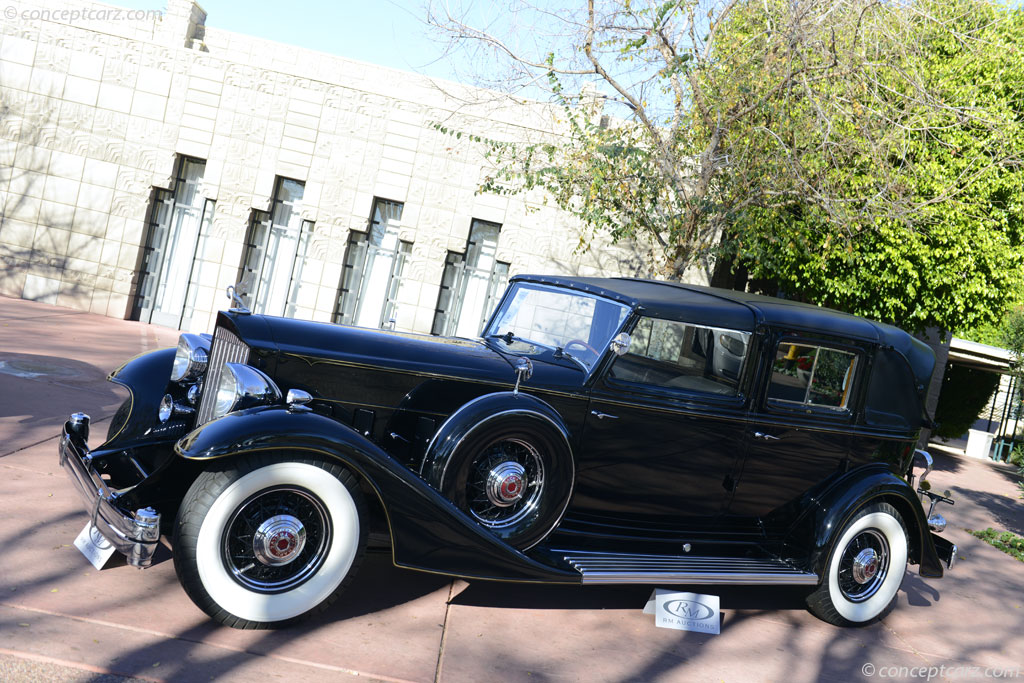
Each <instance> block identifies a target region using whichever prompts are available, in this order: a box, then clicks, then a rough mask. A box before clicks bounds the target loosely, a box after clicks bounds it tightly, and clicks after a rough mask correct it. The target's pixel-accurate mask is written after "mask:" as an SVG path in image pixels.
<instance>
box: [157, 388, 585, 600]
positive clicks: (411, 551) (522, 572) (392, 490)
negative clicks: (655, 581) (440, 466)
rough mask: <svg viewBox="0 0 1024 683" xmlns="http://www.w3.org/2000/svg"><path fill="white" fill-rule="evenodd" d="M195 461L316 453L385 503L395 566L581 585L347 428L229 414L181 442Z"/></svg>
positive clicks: (270, 410) (313, 418) (279, 413)
mask: <svg viewBox="0 0 1024 683" xmlns="http://www.w3.org/2000/svg"><path fill="white" fill-rule="evenodd" d="M175 449H176V450H177V452H178V454H179V455H180V456H181V457H183V458H186V459H188V460H191V461H197V462H201V461H210V460H217V459H224V458H229V457H233V456H236V455H240V454H243V453H252V452H257V451H279V452H289V451H291V452H305V453H314V454H317V455H319V456H320V457H323V458H325V459H329V460H335V461H338V462H340V463H342V464H343V465H344V466H345V467H347V468H349V469H350V470H352V471H353V472H354V473H355V474H356V475H357V476H359V477H361V478H362V479H363V481H364V482H365V483H366V484H367V485H368V486H369V488H370V489H372V491H373V492H374V494H376V496H377V497H378V499H379V500H380V503H381V507H382V508H383V510H384V513H385V515H386V517H387V523H388V527H389V530H390V533H391V541H392V543H391V547H392V558H393V561H394V563H395V565H396V566H399V567H407V568H410V569H418V570H422V571H429V572H437V573H442V574H449V575H456V576H463V577H466V578H487V579H508V580H515V581H532V582H542V583H578V582H579V575H578V574H574V573H572V572H569V571H562V570H558V569H554V568H552V567H548V566H546V565H543V564H541V563H539V562H536V561H535V560H533V559H531V558H529V557H527V556H526V555H524V554H522V553H520V552H519V551H517V550H516V549H514V548H512V547H510V546H508V545H506V544H505V543H504V542H502V541H501V540H500V539H498V538H497V537H495V536H493V535H492V534H491V533H489V532H488V531H487V530H485V529H483V528H482V527H481V526H479V525H478V524H477V523H476V522H474V521H473V520H472V519H471V518H470V517H468V516H467V515H466V514H464V513H463V512H462V511H460V510H459V509H458V508H456V507H455V506H454V505H452V504H451V503H450V502H449V501H448V500H447V499H445V498H444V497H443V496H442V495H441V494H440V493H438V492H437V491H435V490H434V489H433V488H431V487H430V486H429V485H428V484H427V483H426V482H425V481H423V480H422V479H421V478H419V477H418V476H417V475H416V474H415V473H413V472H412V471H410V470H409V469H408V468H406V467H404V466H403V465H402V464H401V463H400V462H399V461H398V460H396V459H395V458H392V457H391V456H390V455H389V454H388V453H386V452H385V451H384V450H382V449H381V448H380V447H378V446H377V445H376V444H374V443H373V442H371V441H370V440H368V439H367V438H366V437H364V436H363V435H361V434H359V433H358V432H356V431H355V430H353V429H352V428H350V427H348V426H347V425H343V424H341V423H339V422H336V421H335V420H332V419H330V418H328V417H324V416H322V415H318V414H316V413H313V412H303V411H294V412H293V411H292V410H290V409H288V408H286V407H284V406H264V407H260V408H253V409H251V410H247V411H242V412H237V413H230V414H228V415H225V416H224V417H221V418H219V419H217V420H213V421H212V422H209V423H207V424H205V425H203V426H202V427H200V428H199V429H197V430H195V431H194V432H192V433H191V434H189V435H188V436H186V437H185V438H183V439H181V441H179V442H178V444H177V445H176V446H175Z"/></svg>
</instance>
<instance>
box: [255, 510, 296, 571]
mask: <svg viewBox="0 0 1024 683" xmlns="http://www.w3.org/2000/svg"><path fill="white" fill-rule="evenodd" d="M305 546H306V528H305V527H304V526H302V522H300V521H299V520H298V518H296V517H293V516H291V515H276V516H274V517H271V518H270V519H268V520H267V521H265V522H263V523H262V524H260V525H259V528H257V529H256V533H255V534H253V538H252V550H253V554H255V555H256V558H257V559H258V560H259V561H260V562H262V563H263V564H267V565H270V566H272V567H280V566H282V565H285V564H288V563H289V562H291V561H292V560H294V559H295V558H296V557H298V556H299V554H300V553H301V552H302V549H303V548H304V547H305Z"/></svg>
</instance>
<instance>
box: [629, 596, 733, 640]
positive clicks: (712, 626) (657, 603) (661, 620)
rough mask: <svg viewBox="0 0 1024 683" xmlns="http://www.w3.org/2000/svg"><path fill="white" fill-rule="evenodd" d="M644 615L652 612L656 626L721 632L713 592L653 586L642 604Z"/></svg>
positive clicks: (719, 618) (716, 600)
mask: <svg viewBox="0 0 1024 683" xmlns="http://www.w3.org/2000/svg"><path fill="white" fill-rule="evenodd" d="M644 614H653V615H654V625H655V626H657V627H658V628H674V629H676V630H678V631H698V632H700V633H713V634H715V635H717V634H719V633H721V628H722V618H721V616H720V614H719V609H718V596H717V595H703V594H701V593H676V592H673V591H668V590H665V589H662V588H655V589H654V592H653V593H651V597H650V599H649V600H648V601H647V606H646V607H644Z"/></svg>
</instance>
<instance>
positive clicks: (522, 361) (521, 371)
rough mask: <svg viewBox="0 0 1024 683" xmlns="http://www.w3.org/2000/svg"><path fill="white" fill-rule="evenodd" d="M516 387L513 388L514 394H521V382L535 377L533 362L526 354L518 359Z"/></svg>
mask: <svg viewBox="0 0 1024 683" xmlns="http://www.w3.org/2000/svg"><path fill="white" fill-rule="evenodd" d="M514 367H515V371H516V387H515V389H513V390H512V395H513V396H518V395H519V384H520V382H524V381H526V380H528V379H530V378H531V377H533V362H532V361H531V360H530V359H529V358H526V357H525V356H520V357H519V358H517V359H516V364H515V366H514Z"/></svg>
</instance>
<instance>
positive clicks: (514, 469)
mask: <svg viewBox="0 0 1024 683" xmlns="http://www.w3.org/2000/svg"><path fill="white" fill-rule="evenodd" d="M543 491H544V462H543V460H542V458H541V454H540V453H539V452H538V450H537V449H536V448H535V447H534V446H533V445H532V444H529V443H527V442H526V441H523V440H521V439H511V438H509V439H502V440H500V441H497V442H495V443H493V444H491V445H490V446H489V447H488V448H486V449H485V450H484V451H483V452H482V453H480V455H479V456H477V458H476V459H475V460H474V461H473V463H472V464H471V465H470V469H469V473H468V476H467V478H466V500H467V502H468V504H469V513H470V514H471V515H472V516H473V517H474V518H475V519H476V520H477V521H479V522H480V523H481V524H483V525H484V526H486V527H489V528H492V529H501V528H504V527H508V526H512V525H514V524H517V523H518V522H520V521H521V520H523V519H525V518H526V517H528V516H530V515H531V514H533V512H534V511H535V510H536V508H537V505H538V504H539V502H540V499H541V495H542V494H543Z"/></svg>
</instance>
